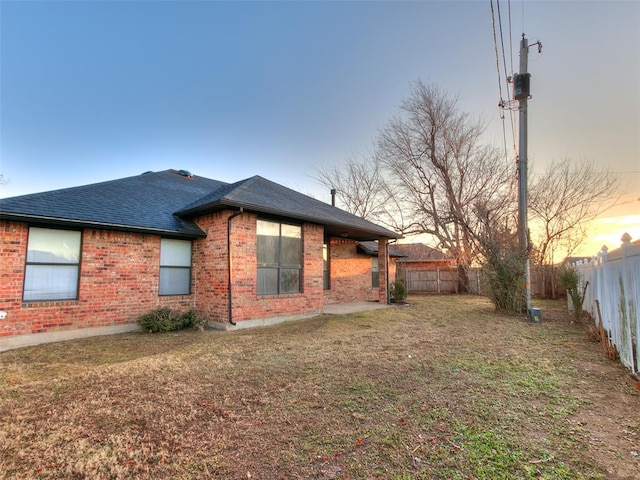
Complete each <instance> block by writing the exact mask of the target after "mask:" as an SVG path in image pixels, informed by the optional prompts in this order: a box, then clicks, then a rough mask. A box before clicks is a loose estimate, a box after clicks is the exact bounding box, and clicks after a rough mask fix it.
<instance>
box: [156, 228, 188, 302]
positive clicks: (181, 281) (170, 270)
mask: <svg viewBox="0 0 640 480" xmlns="http://www.w3.org/2000/svg"><path fill="white" fill-rule="evenodd" d="M190 293H191V242H190V241H189V240H169V239H167V238H163V239H162V240H160V285H159V288H158V294H159V295H189V294H190Z"/></svg>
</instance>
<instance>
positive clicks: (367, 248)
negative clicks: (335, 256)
mask: <svg viewBox="0 0 640 480" xmlns="http://www.w3.org/2000/svg"><path fill="white" fill-rule="evenodd" d="M358 249H359V250H360V251H361V252H362V253H364V254H365V255H372V256H377V255H378V242H375V241H369V242H360V243H358ZM389 256H390V257H405V256H406V255H404V254H403V253H401V252H399V251H398V250H396V249H395V247H391V246H390V247H389Z"/></svg>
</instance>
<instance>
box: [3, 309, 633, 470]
mask: <svg viewBox="0 0 640 480" xmlns="http://www.w3.org/2000/svg"><path fill="white" fill-rule="evenodd" d="M409 301H410V304H409V305H407V306H403V307H392V308H389V309H384V310H377V311H372V312H366V313H358V314H352V315H345V316H322V317H317V318H314V319H310V320H305V321H300V322H296V323H291V324H283V325H279V326H274V327H269V328H259V329H251V330H243V331H237V332H224V333H223V332H179V333H172V334H156V335H152V334H142V333H133V334H123V335H116V336H110V337H101V338H92V339H85V340H78V341H70V342H63V343H58V344H49V345H42V346H38V347H32V348H24V349H19V350H13V351H9V352H4V353H0V477H2V478H15V479H26V478H29V479H31V478H37V479H51V478H65V479H76V478H77V479H83V478H91V479H93V478H97V479H125V478H136V479H138V478H139V479H165V478H166V479H169V478H171V479H174V478H175V479H207V478H212V479H318V480H319V479H402V480H408V479H464V480H467V479H537V478H545V479H596V478H603V479H604V478H607V479H632V478H640V394H639V393H638V392H637V391H636V390H635V389H634V388H633V386H632V385H631V383H630V382H629V381H628V377H629V375H628V371H627V370H625V369H624V368H623V367H622V366H620V365H619V364H618V363H616V362H612V361H608V360H606V359H604V358H603V356H602V355H601V350H600V346H599V345H598V344H596V343H591V342H589V340H588V339H587V336H586V334H585V331H584V328H583V327H580V326H576V325H571V324H569V319H570V317H569V315H568V314H566V313H565V312H564V311H563V309H562V304H560V303H544V304H542V308H543V317H544V322H543V323H542V324H531V323H529V322H527V321H525V320H524V319H519V318H514V317H510V316H505V315H500V314H496V313H495V312H494V311H493V308H492V307H491V305H490V304H489V303H488V301H487V300H486V299H484V298H480V297H472V296H425V297H413V298H410V299H409Z"/></svg>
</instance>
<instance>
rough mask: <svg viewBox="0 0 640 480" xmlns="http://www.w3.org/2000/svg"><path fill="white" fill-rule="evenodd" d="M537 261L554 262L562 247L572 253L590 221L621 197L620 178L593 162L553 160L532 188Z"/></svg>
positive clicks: (583, 237)
mask: <svg viewBox="0 0 640 480" xmlns="http://www.w3.org/2000/svg"><path fill="white" fill-rule="evenodd" d="M529 192H530V193H529V211H530V214H531V224H532V227H533V228H532V229H531V231H532V240H533V243H534V244H535V246H536V251H535V258H534V261H535V262H536V263H537V264H539V265H553V264H554V263H555V260H556V259H555V254H556V252H557V251H558V250H562V251H563V252H566V254H567V255H571V253H573V251H575V249H576V247H578V245H580V243H581V242H582V241H583V240H584V239H585V237H586V227H587V224H588V222H590V221H591V220H593V219H595V218H596V217H597V216H598V215H600V214H601V213H603V212H604V211H605V210H607V209H608V208H610V207H612V206H613V205H614V204H615V202H616V201H617V200H618V198H619V197H620V182H619V178H618V177H617V176H615V175H614V174H613V173H611V172H609V171H608V170H607V169H606V168H599V167H597V166H596V165H595V164H594V163H593V162H590V161H587V160H581V161H577V162H573V161H571V160H570V159H568V158H567V159H564V160H559V161H553V162H551V164H550V165H549V166H548V168H547V169H546V170H545V172H544V173H543V174H542V175H540V176H539V177H537V179H536V180H535V181H533V182H532V183H531V186H530V188H529Z"/></svg>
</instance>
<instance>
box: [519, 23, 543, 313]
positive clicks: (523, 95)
mask: <svg viewBox="0 0 640 480" xmlns="http://www.w3.org/2000/svg"><path fill="white" fill-rule="evenodd" d="M533 45H537V46H538V52H541V51H542V44H541V43H540V42H536V43H533V44H531V45H529V43H528V41H527V38H526V37H525V36H524V33H523V34H522V40H520V73H516V74H515V75H514V77H513V84H514V88H513V97H514V99H515V100H517V101H518V112H519V119H518V130H519V134H518V239H519V242H520V251H521V252H522V253H523V255H524V258H525V261H524V281H525V289H526V301H527V314H529V315H530V312H531V270H530V265H529V227H528V226H527V206H528V203H527V102H528V100H529V98H530V97H531V95H530V78H531V74H530V73H528V72H527V70H528V60H529V47H530V46H533Z"/></svg>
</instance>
